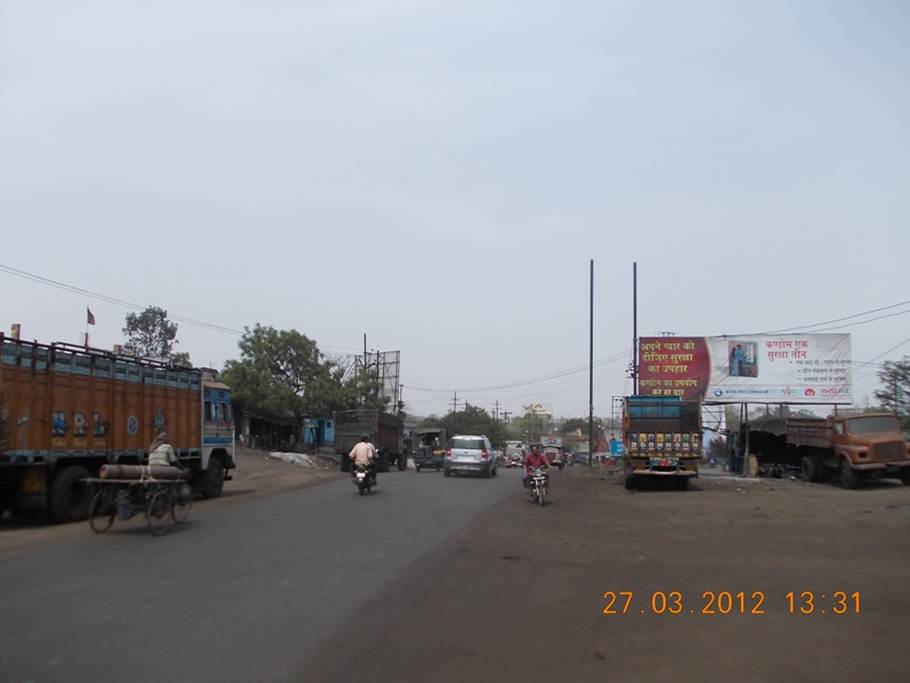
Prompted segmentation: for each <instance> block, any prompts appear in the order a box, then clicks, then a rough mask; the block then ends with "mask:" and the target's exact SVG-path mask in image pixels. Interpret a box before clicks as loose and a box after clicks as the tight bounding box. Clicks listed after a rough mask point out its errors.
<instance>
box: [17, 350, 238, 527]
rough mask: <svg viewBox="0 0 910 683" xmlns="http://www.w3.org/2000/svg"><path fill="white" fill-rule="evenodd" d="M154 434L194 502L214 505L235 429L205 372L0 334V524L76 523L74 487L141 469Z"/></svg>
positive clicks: (78, 491)
mask: <svg viewBox="0 0 910 683" xmlns="http://www.w3.org/2000/svg"><path fill="white" fill-rule="evenodd" d="M161 431H166V432H167V434H168V440H169V442H170V444H171V445H172V446H173V447H174V450H175V451H176V453H177V456H178V457H179V458H180V461H181V463H183V464H184V465H185V466H186V467H188V468H190V469H191V470H192V471H193V480H192V481H193V487H194V489H195V490H196V492H197V493H199V494H201V495H203V496H204V497H209V498H214V497H217V496H220V495H221V492H222V489H223V487H224V482H225V480H228V479H230V478H231V477H230V476H229V472H230V470H231V469H233V468H234V466H235V465H234V423H233V417H232V413H231V395H230V389H229V388H228V387H227V386H225V385H224V384H221V383H219V382H218V381H217V376H216V373H215V372H214V371H203V370H201V369H198V368H184V367H173V366H169V365H167V364H165V363H160V362H157V361H153V360H147V359H143V358H137V357H133V356H124V355H122V354H115V353H111V352H108V351H104V350H101V349H92V348H86V347H82V346H73V345H70V344H63V343H54V344H50V345H47V344H40V343H38V342H27V341H21V340H19V339H13V338H9V337H4V335H3V334H0V514H2V512H3V511H4V510H5V509H7V508H10V507H12V508H17V509H19V510H23V511H26V510H30V509H35V508H44V509H46V510H47V512H48V513H49V515H50V518H51V519H52V520H53V521H56V522H69V521H75V520H79V519H84V518H85V517H86V515H87V514H88V506H89V503H90V495H91V492H90V491H89V490H88V487H87V486H86V485H85V484H84V482H83V480H84V479H85V478H87V477H96V476H98V470H99V469H100V467H101V466H102V465H106V464H109V463H121V464H143V463H144V462H145V461H146V459H147V453H146V449H147V447H148V445H149V444H150V443H151V441H152V439H154V437H155V435H156V434H157V433H158V432H161Z"/></svg>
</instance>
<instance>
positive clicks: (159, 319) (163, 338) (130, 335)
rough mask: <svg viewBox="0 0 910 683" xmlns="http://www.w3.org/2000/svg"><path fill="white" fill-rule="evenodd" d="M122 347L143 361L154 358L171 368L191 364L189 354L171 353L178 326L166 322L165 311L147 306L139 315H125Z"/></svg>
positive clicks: (174, 344) (168, 321)
mask: <svg viewBox="0 0 910 683" xmlns="http://www.w3.org/2000/svg"><path fill="white" fill-rule="evenodd" d="M123 334H124V335H125V336H126V338H127V339H126V344H124V346H125V347H126V348H127V349H129V350H131V351H133V352H134V353H136V354H138V355H140V356H143V357H145V358H155V359H158V360H162V361H167V362H169V363H172V364H174V365H183V366H189V365H190V354H188V353H185V352H182V351H174V347H175V346H177V344H178V343H179V342H178V341H177V323H173V322H171V321H170V320H168V319H167V311H165V310H164V309H163V308H158V307H157V306H149V307H148V308H146V309H145V310H144V311H142V312H141V313H127V315H126V326H125V327H124V328H123Z"/></svg>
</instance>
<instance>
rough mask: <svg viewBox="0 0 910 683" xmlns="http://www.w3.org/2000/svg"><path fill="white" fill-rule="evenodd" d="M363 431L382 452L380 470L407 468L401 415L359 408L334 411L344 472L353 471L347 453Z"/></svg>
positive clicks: (337, 447)
mask: <svg viewBox="0 0 910 683" xmlns="http://www.w3.org/2000/svg"><path fill="white" fill-rule="evenodd" d="M364 434H366V435H367V436H368V437H369V439H370V442H371V443H372V444H373V445H374V446H375V447H376V448H377V449H378V451H379V461H378V462H377V463H376V469H377V471H379V472H388V471H389V466H390V465H397V466H398V469H399V470H405V469H407V468H408V456H407V453H406V452H405V449H404V442H403V434H404V423H403V422H402V420H401V418H400V417H399V416H398V415H390V414H389V413H386V412H383V411H381V410H373V409H368V408H359V409H357V410H342V411H339V412H337V413H335V452H336V453H338V454H339V455H340V456H341V471H342V472H350V471H351V461H350V459H349V458H348V454H349V453H350V452H351V449H352V448H353V447H354V444H356V443H357V442H358V441H360V437H361V436H363V435H364Z"/></svg>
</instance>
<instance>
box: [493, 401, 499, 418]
mask: <svg viewBox="0 0 910 683" xmlns="http://www.w3.org/2000/svg"><path fill="white" fill-rule="evenodd" d="M493 418H494V419H495V420H496V421H497V422H499V401H496V407H495V408H494V410H493Z"/></svg>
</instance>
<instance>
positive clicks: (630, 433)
mask: <svg viewBox="0 0 910 683" xmlns="http://www.w3.org/2000/svg"><path fill="white" fill-rule="evenodd" d="M622 424H623V426H622V433H623V440H624V441H625V443H626V445H627V448H626V449H625V452H624V454H623V471H624V473H625V477H626V481H625V483H626V488H627V489H632V488H635V485H636V484H637V483H638V480H639V478H642V477H670V478H672V479H673V480H674V481H675V482H676V487H677V488H678V489H680V490H684V489H686V488H687V487H688V486H689V479H690V478H691V477H697V476H698V458H699V456H700V455H701V452H702V446H701V441H702V426H701V402H700V401H683V400H682V399H680V398H678V397H675V396H666V397H663V396H661V397H655V396H627V397H626V398H625V400H624V403H623V418H622Z"/></svg>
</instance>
